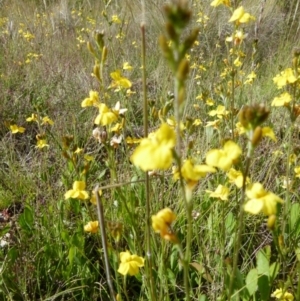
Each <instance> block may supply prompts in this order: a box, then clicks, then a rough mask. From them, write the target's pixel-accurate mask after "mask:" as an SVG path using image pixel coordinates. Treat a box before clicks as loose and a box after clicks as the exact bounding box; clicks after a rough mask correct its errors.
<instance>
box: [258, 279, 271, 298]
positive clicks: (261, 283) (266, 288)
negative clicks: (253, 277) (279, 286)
mask: <svg viewBox="0 0 300 301" xmlns="http://www.w3.org/2000/svg"><path fill="white" fill-rule="evenodd" d="M258 290H259V292H260V297H261V299H260V300H261V301H269V297H270V285H269V278H268V276H266V275H263V276H260V277H259V278H258Z"/></svg>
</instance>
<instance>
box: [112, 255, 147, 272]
mask: <svg viewBox="0 0 300 301" xmlns="http://www.w3.org/2000/svg"><path fill="white" fill-rule="evenodd" d="M120 261H121V262H120V266H119V269H118V272H119V273H120V274H122V275H123V276H126V275H127V274H128V275H130V276H134V275H137V274H138V273H139V268H141V267H143V266H144V258H143V257H139V256H137V255H131V254H130V252H129V251H126V252H121V253H120Z"/></svg>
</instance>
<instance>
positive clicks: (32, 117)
mask: <svg viewBox="0 0 300 301" xmlns="http://www.w3.org/2000/svg"><path fill="white" fill-rule="evenodd" d="M37 120H38V116H37V114H31V116H30V117H28V118H26V121H27V122H32V121H37Z"/></svg>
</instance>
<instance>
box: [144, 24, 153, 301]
mask: <svg viewBox="0 0 300 301" xmlns="http://www.w3.org/2000/svg"><path fill="white" fill-rule="evenodd" d="M141 33H142V66H143V69H142V76H143V103H144V114H143V116H144V135H145V137H147V136H148V102H147V86H146V79H147V77H146V35H145V23H142V24H141ZM145 189H146V244H147V247H146V248H147V262H148V265H147V279H148V283H149V287H150V295H151V300H152V301H154V300H156V292H155V289H154V279H153V275H152V249H151V241H150V238H151V232H150V231H151V229H150V227H151V224H150V211H151V208H150V181H149V175H148V172H146V173H145Z"/></svg>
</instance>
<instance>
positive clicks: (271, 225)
mask: <svg viewBox="0 0 300 301" xmlns="http://www.w3.org/2000/svg"><path fill="white" fill-rule="evenodd" d="M275 223H276V215H274V214H272V215H270V216H269V217H268V221H267V226H268V229H269V230H274V227H275Z"/></svg>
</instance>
